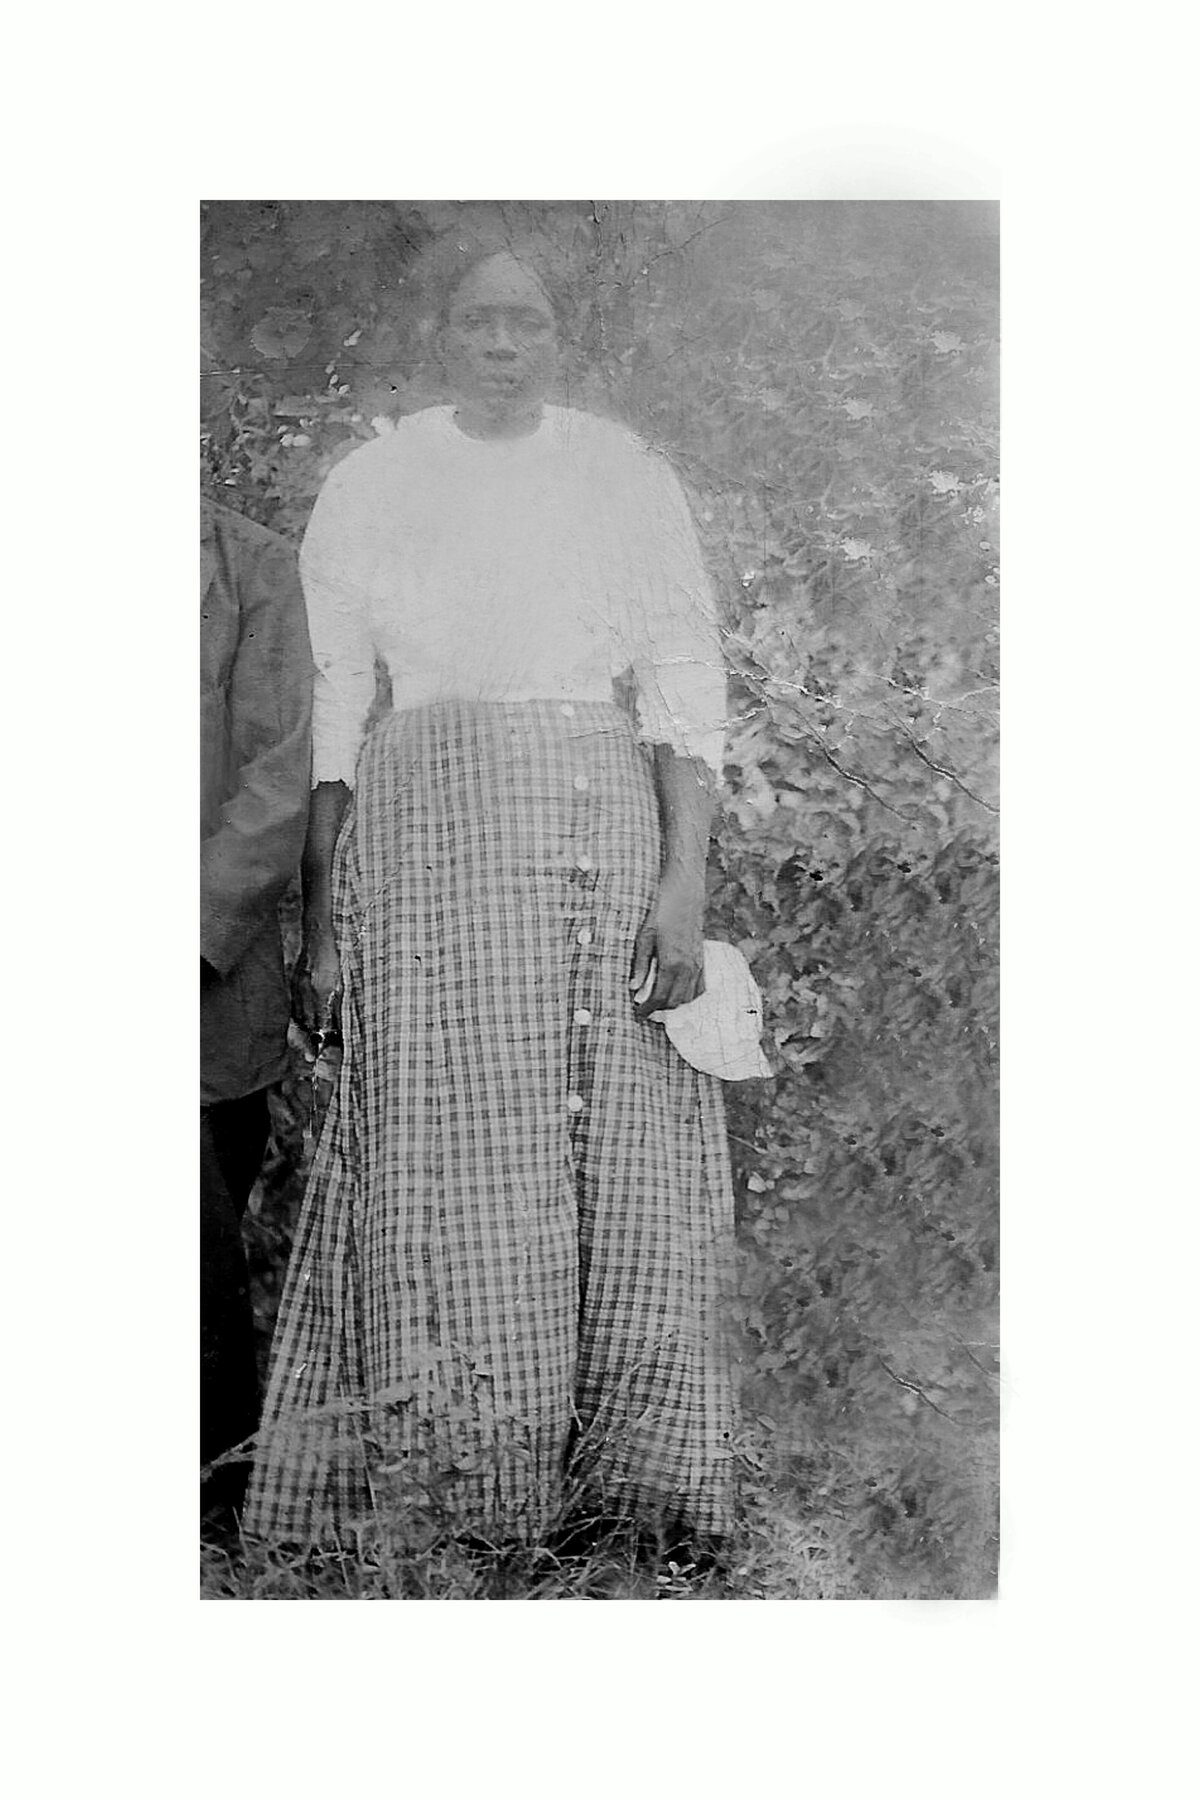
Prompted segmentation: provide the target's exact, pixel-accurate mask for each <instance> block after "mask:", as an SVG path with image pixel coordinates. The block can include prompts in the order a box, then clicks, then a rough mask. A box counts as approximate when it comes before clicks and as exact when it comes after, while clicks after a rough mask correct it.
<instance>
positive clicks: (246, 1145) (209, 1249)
mask: <svg viewBox="0 0 1200 1800" xmlns="http://www.w3.org/2000/svg"><path fill="white" fill-rule="evenodd" d="M269 1124H270V1121H269V1116H268V1112H267V1095H266V1090H265V1089H260V1091H259V1092H258V1093H256V1094H247V1095H246V1096H245V1098H244V1099H241V1100H221V1101H218V1102H217V1103H216V1104H215V1105H213V1106H202V1107H201V1108H200V1461H201V1463H208V1462H211V1461H212V1460H213V1459H214V1458H215V1457H217V1456H220V1455H221V1453H222V1451H224V1450H229V1449H231V1448H232V1447H233V1445H234V1444H238V1443H240V1442H241V1441H242V1439H243V1438H247V1437H249V1436H250V1434H251V1433H252V1432H253V1431H255V1430H256V1429H257V1427H258V1406H259V1396H258V1373H257V1369H256V1366H255V1358H254V1314H253V1311H252V1309H251V1305H250V1273H249V1270H248V1268H247V1266H246V1252H245V1249H244V1247H243V1244H242V1214H243V1213H244V1212H245V1210H246V1202H247V1201H248V1200H249V1198H250V1190H251V1188H252V1187H253V1186H254V1182H255V1178H256V1177H257V1175H258V1171H259V1166H260V1164H261V1163H262V1158H263V1151H264V1150H265V1149H266V1145H267V1132H268V1129H269ZM248 1472H249V1470H248V1465H246V1464H244V1463H230V1464H228V1465H226V1467H224V1468H222V1469H219V1470H218V1471H217V1472H216V1473H215V1474H214V1475H211V1476H210V1477H209V1479H208V1480H207V1481H205V1482H203V1483H202V1484H201V1489H200V1504H201V1511H202V1512H206V1511H208V1510H210V1509H211V1508H213V1507H216V1506H220V1507H230V1506H231V1507H234V1508H238V1507H240V1506H241V1503H242V1498H243V1496H244V1493H245V1488H246V1477H247V1474H248Z"/></svg>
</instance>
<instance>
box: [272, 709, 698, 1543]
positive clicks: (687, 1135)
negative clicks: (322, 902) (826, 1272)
mask: <svg viewBox="0 0 1200 1800" xmlns="http://www.w3.org/2000/svg"><path fill="white" fill-rule="evenodd" d="M659 871H660V835H659V817H658V806H657V800H656V795H655V791H654V785H653V781H652V777H651V772H650V769H649V766H648V762H647V758H646V755H645V753H644V751H643V750H642V749H640V748H639V746H638V744H637V741H636V739H635V737H634V733H633V730H632V728H631V726H630V724H629V721H628V719H627V717H626V715H625V714H624V713H623V712H622V711H621V710H620V709H619V708H618V707H616V706H613V705H606V704H601V703H597V702H591V701H588V702H584V701H578V702H575V703H574V704H570V703H568V704H563V705H560V704H558V703H556V702H553V701H534V702H526V703H522V704H519V705H517V704H512V705H503V704H491V705H484V704H469V703H459V702H453V703H446V704H440V705H435V706H429V707H425V708H420V709H417V710H414V711H410V712H402V713H393V714H390V715H389V716H387V717H386V718H385V719H384V720H383V721H382V722H381V723H380V724H379V725H378V726H377V727H376V729H375V730H374V732H373V733H372V734H371V735H370V737H369V738H368V741H367V743H366V745H365V746H364V749H363V753H362V757H361V759H360V763H359V770H358V777H357V790H356V794H355V799H354V805H353V807H352V809H351V811H350V813H349V814H348V815H347V819H346V823H345V825H344V827H343V830H342V833H341V836H340V839H339V843H338V850H337V855H336V860H335V890H336V902H335V918H336V926H337V933H338V942H339V949H340V956H341V963H342V977H343V1001H342V1029H343V1036H344V1039H345V1053H344V1057H343V1061H342V1066H341V1071H340V1075H339V1079H338V1083H337V1086H336V1088H335V1091H334V1095H333V1098H332V1100H331V1103H330V1107H329V1111H328V1113H327V1115H326V1119H325V1124H324V1128H323V1130H322V1133H321V1137H320V1141H319V1143H318V1146H317V1151H316V1155H315V1157H314V1162H313V1167H312V1170H311V1174H310V1177H309V1181H308V1186H307V1191H306V1194H305V1198H304V1202H303V1206H302V1209H301V1213H300V1217H299V1221H298V1225H297V1234H296V1240H295V1245H294V1249H293V1254H292V1258H291V1263H290V1265H289V1269H288V1275H287V1280H286V1284H285V1288H284V1293H283V1297H282V1302H281V1307H280V1315H279V1323H278V1326H277V1330H276V1336H275V1343H274V1346H273V1350H272V1368H271V1374H270V1378H269V1382H268V1391H267V1396H266V1401H265V1406H264V1418H263V1424H262V1428H261V1431H260V1433H259V1439H258V1450H257V1455H256V1460H255V1466H254V1470H253V1473H252V1477H251V1483H250V1491H249V1495H248V1501H247V1510H246V1517H245V1521H244V1523H245V1529H246V1530H247V1532H248V1533H250V1534H252V1535H255V1536H258V1537H263V1538H268V1539H274V1540H277V1541H285V1540H286V1541H303V1542H314V1541H321V1540H338V1539H340V1538H341V1537H343V1536H344V1534H345V1532H346V1531H347V1529H348V1528H352V1527H353V1526H354V1525H355V1523H356V1522H360V1521H364V1520H369V1519H371V1518H372V1517H375V1518H376V1519H378V1518H379V1517H380V1516H384V1515H385V1516H387V1517H389V1518H391V1519H393V1520H395V1521H397V1522H398V1523H399V1522H401V1521H403V1520H405V1519H407V1520H408V1521H409V1522H410V1523H412V1524H414V1525H415V1524H416V1523H417V1522H418V1521H421V1520H424V1521H427V1522H428V1521H432V1522H433V1524H434V1525H435V1526H436V1525H438V1524H440V1525H441V1526H444V1527H445V1526H448V1527H451V1528H454V1529H460V1530H467V1531H471V1532H474V1533H478V1534H483V1535H486V1536H489V1537H492V1538H503V1539H505V1540H507V1541H513V1540H516V1541H522V1540H528V1539H530V1538H533V1537H535V1536H537V1535H538V1534H540V1533H541V1532H543V1531H545V1530H546V1528H547V1527H548V1526H549V1525H551V1524H552V1523H554V1522H555V1521H556V1520H557V1519H560V1518H561V1517H562V1516H563V1514H564V1511H567V1510H571V1509H578V1508H579V1507H581V1506H586V1507H594V1508H596V1509H597V1510H599V1511H602V1512H603V1513H605V1514H606V1515H611V1514H617V1515H619V1516H628V1517H633V1518H644V1519H658V1520H662V1519H664V1518H665V1519H668V1520H671V1521H673V1522H686V1523H688V1524H690V1525H691V1526H692V1527H693V1528H694V1529H697V1530H700V1531H704V1532H713V1533H717V1534H720V1533H724V1532H726V1531H727V1530H728V1529H729V1527H730V1524H731V1510H732V1508H731V1490H732V1468H731V1455H732V1449H731V1441H730V1439H731V1431H732V1412H733V1401H732V1388H731V1364H730V1358H729V1357H728V1355H727V1351H726V1344H725V1342H724V1337H723V1332H722V1320H721V1314H722V1308H721V1304H720V1302H721V1294H722V1291H723V1284H724V1279H725V1275H726V1273H727V1270H728V1257H729V1251H730V1246H731V1239H732V1223H733V1219H732V1212H733V1209H732V1186H731V1181H730V1171H729V1160H728V1147H727V1143H726V1137H725V1120H724V1108H723V1102H722V1096H721V1091H720V1084H719V1083H718V1082H717V1081H715V1080H713V1079H712V1078H711V1077H709V1076H706V1075H702V1074H700V1073H698V1072H697V1071H696V1070H694V1069H693V1068H691V1067H690V1066H689V1065H688V1064H687V1063H686V1062H684V1061H683V1059H682V1058H681V1057H680V1056H679V1055H678V1053H677V1052H676V1051H675V1050H674V1048H673V1047H672V1045H671V1043H670V1041H669V1040H668V1038H667V1035H666V1033H665V1032H664V1031H663V1029H662V1027H661V1026H659V1025H656V1024H651V1023H648V1022H643V1021H640V1020H638V1019H637V1018H636V1017H635V1015H634V1012H633V1008H632V1004H631V1000H630V994H629V974H630V967H631V962H632V956H633V946H634V939H635V936H636V934H637V932H638V930H639V928H640V927H641V925H642V923H643V922H644V920H645V917H646V913H647V910H648V908H649V906H650V903H651V900H652V898H653V895H654V893H655V889H656V885H657V881H658V877H659Z"/></svg>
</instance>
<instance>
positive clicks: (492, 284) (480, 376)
mask: <svg viewBox="0 0 1200 1800" xmlns="http://www.w3.org/2000/svg"><path fill="white" fill-rule="evenodd" d="M557 352H558V343H557V336H556V332H555V326H554V314H553V312H552V311H551V308H550V302H549V301H548V300H547V298H546V295H545V292H544V290H543V288H542V286H541V284H540V282H539V281H537V279H536V278H535V277H534V276H532V275H530V274H528V273H527V272H526V270H524V269H523V268H522V267H521V265H520V263H519V262H517V261H516V259H515V257H512V256H508V255H503V254H501V255H498V256H490V257H489V258H488V259H487V261H486V262H482V263H480V264H479V265H478V267H477V268H474V269H472V270H471V272H470V274H469V275H468V276H467V277H466V278H465V280H464V281H463V282H462V283H461V285H460V286H459V287H458V288H457V289H456V290H455V292H454V294H453V296H452V298H451V301H450V308H449V312H448V314H447V317H446V323H445V325H444V327H443V329H442V362H443V366H444V368H445V371H446V377H447V380H448V381H449V383H450V387H451V389H452V391H453V394H454V397H455V399H456V401H457V402H458V409H459V415H460V421H461V422H462V423H464V424H465V425H466V426H467V428H468V429H478V430H482V431H484V432H488V431H496V430H504V429H506V428H511V427H514V426H519V425H521V424H523V423H525V422H526V421H533V420H536V418H537V416H538V414H539V413H540V411H541V405H542V401H543V400H544V399H545V397H546V393H547V390H548V389H549V387H550V383H551V381H552V380H553V378H554V368H555V362H556V358H557Z"/></svg>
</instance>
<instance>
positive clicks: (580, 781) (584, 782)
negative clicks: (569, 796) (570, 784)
mask: <svg viewBox="0 0 1200 1800" xmlns="http://www.w3.org/2000/svg"><path fill="white" fill-rule="evenodd" d="M587 788H588V778H587V776H586V775H577V776H576V777H575V791H576V793H579V794H584V793H586V792H587Z"/></svg>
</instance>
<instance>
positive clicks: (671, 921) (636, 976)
mask: <svg viewBox="0 0 1200 1800" xmlns="http://www.w3.org/2000/svg"><path fill="white" fill-rule="evenodd" d="M651 969H653V970H654V985H653V987H652V988H651V990H650V992H649V994H648V995H647V997H646V998H645V1000H642V1001H640V1002H636V1003H635V1010H636V1011H637V1015H638V1017H639V1018H640V1019H648V1018H649V1017H650V1015H651V1013H656V1012H670V1011H671V1010H672V1008H673V1007H676V1006H686V1005H687V1003H688V1001H689V1000H695V999H696V997H697V996H698V995H699V994H702V993H703V992H704V872H703V870H701V871H700V872H699V873H698V874H695V875H693V874H691V873H686V872H683V871H681V870H672V869H668V870H667V872H666V873H665V874H664V875H663V878H662V880H661V881H660V883H659V888H658V893H657V895H656V896H655V900H654V904H653V906H652V907H651V908H650V911H649V913H648V915H647V917H646V923H645V924H644V925H643V926H642V929H641V930H640V931H639V932H638V936H637V944H636V946H635V948H634V953H633V970H632V972H631V974H630V977H629V987H630V991H631V993H633V994H634V995H637V994H639V993H640V992H641V990H642V988H644V987H645V985H646V982H647V980H648V978H649V976H650V972H651Z"/></svg>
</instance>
